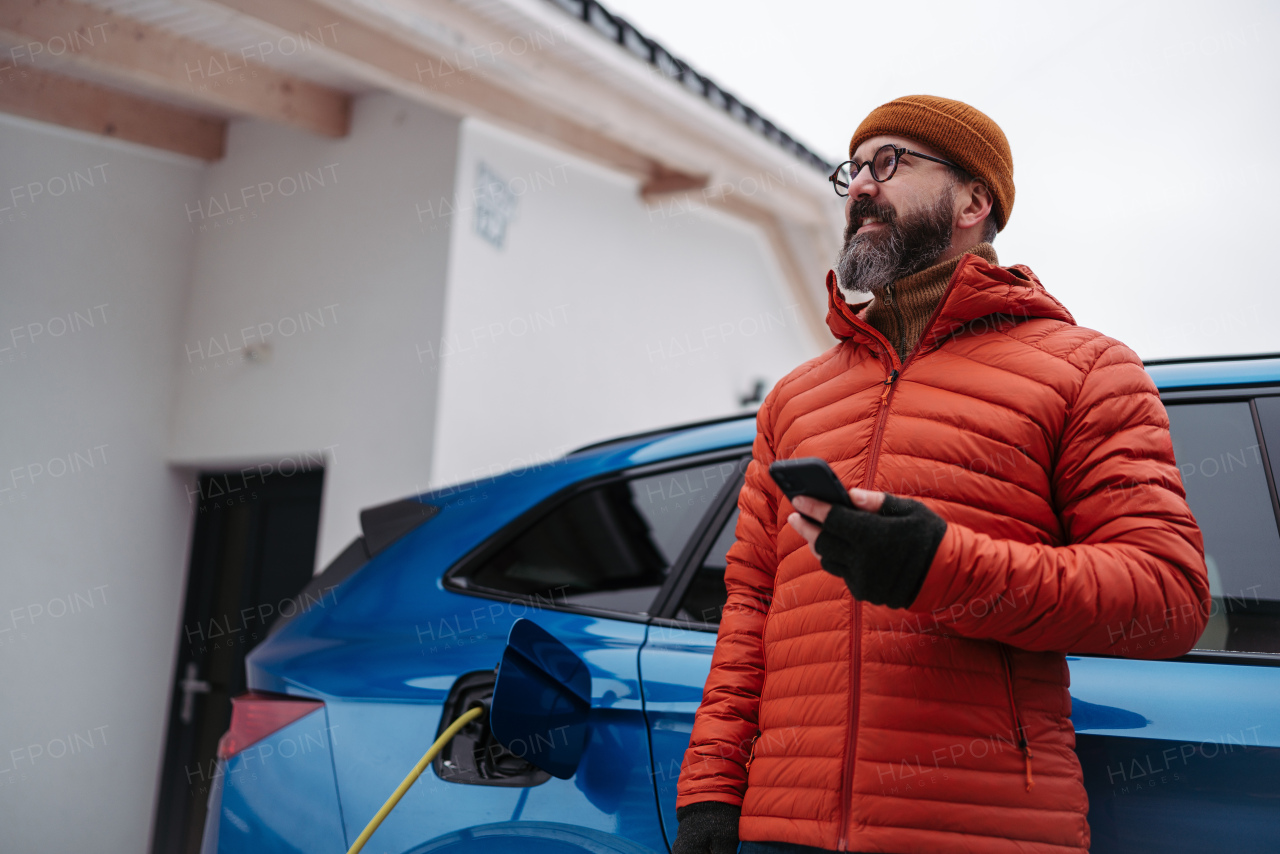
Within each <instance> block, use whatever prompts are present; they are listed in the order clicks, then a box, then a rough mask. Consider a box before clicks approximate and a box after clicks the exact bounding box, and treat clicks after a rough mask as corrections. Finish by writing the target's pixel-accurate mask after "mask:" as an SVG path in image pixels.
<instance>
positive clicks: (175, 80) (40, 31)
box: [0, 0, 843, 349]
mask: <svg viewBox="0 0 1280 854" xmlns="http://www.w3.org/2000/svg"><path fill="white" fill-rule="evenodd" d="M628 32H631V31H628ZM632 34H633V35H634V33H632ZM0 47H3V49H4V53H3V54H0V57H2V58H0V64H5V65H8V66H9V69H8V73H9V74H10V75H11V79H10V82H7V83H6V84H5V85H4V86H2V87H0V110H5V111H8V112H13V113H18V114H21V115H25V116H28V117H30V118H35V119H39V120H43V121H49V122H53V123H57V124H62V125H67V126H71V127H76V128H79V129H81V130H89V131H94V132H99V133H103V134H106V135H110V136H115V137H119V138H122V139H128V140H130V141H134V142H139V143H142V144H146V145H153V146H157V147H160V148H167V149H170V150H175V151H180V152H181V153H184V154H189V155H191V156H195V157H200V158H203V159H206V160H214V159H217V158H219V157H220V156H221V155H222V148H223V138H224V137H225V122H226V120H227V119H229V118H234V117H254V118H259V119H263V120H266V121H272V122H278V123H281V124H285V125H288V126H291V127H294V128H297V129H301V130H304V131H307V132H310V133H315V134H319V135H324V136H331V137H340V136H343V135H345V134H346V132H347V129H348V126H349V121H350V109H351V98H352V96H353V95H358V94H361V93H364V92H369V91H390V92H395V93H398V94H400V95H401V96H403V97H405V98H407V99H410V100H413V101H416V102H419V103H424V104H428V105H430V106H432V107H435V108H437V109H440V110H444V111H447V112H449V113H452V114H455V115H459V116H464V117H465V116H472V117H476V118H480V119H482V120H484V121H487V122H491V123H493V124H496V125H499V126H502V127H505V128H507V129H510V130H513V131H515V132H517V133H520V134H522V135H525V136H528V137H532V138H534V139H537V140H540V141H542V142H545V143H548V144H550V145H552V146H555V147H556V148H559V149H562V150H566V151H569V152H572V153H574V154H575V155H578V156H581V157H583V158H586V159H588V160H591V161H593V162H596V163H598V164H601V165H603V166H606V167H608V168H610V169H613V170H616V171H618V172H621V173H623V174H626V175H629V176H632V177H633V178H634V179H635V180H636V182H637V189H638V192H639V194H640V196H641V197H642V199H643V200H644V202H646V203H648V204H650V205H668V206H673V207H680V208H682V209H685V210H692V209H711V210H719V211H722V212H724V213H726V214H729V215H731V216H734V217H737V218H739V219H741V220H744V221H746V222H749V223H752V224H753V225H755V226H757V227H758V228H759V229H760V231H761V233H762V234H763V235H764V237H765V238H766V240H767V241H768V244H769V246H770V248H771V249H772V251H773V255H774V257H775V258H776V260H777V263H778V265H779V267H780V269H781V272H782V274H783V276H784V277H785V279H786V281H787V283H788V285H789V286H790V288H791V290H792V292H793V293H792V296H793V298H794V300H795V301H796V303H798V306H799V310H800V315H801V316H802V317H804V318H805V320H806V327H807V329H808V332H809V333H810V336H811V338H812V340H813V342H814V345H815V346H816V347H818V348H820V349H826V347H827V346H828V345H829V344H830V343H831V339H830V334H829V332H828V330H827V328H826V325H825V322H824V316H825V309H826V294H825V291H823V289H822V282H823V277H824V276H823V274H824V273H825V272H826V270H827V268H828V267H829V266H830V261H831V259H833V258H834V257H835V254H836V252H837V250H838V248H839V243H838V240H839V235H840V233H841V229H842V227H843V216H842V211H841V207H840V205H839V202H838V200H837V199H836V198H835V196H834V195H833V194H832V193H831V190H830V187H829V185H828V183H827V181H826V179H825V176H824V175H823V174H822V172H821V171H819V169H817V168H815V166H814V164H813V163H812V162H811V160H810V159H805V158H801V157H798V156H796V154H795V153H793V152H792V151H788V150H786V149H785V148H783V147H782V146H781V145H779V144H778V143H777V142H776V141H775V140H771V139H768V138H766V137H765V136H764V135H763V134H761V133H759V132H758V131H757V130H753V129H752V128H751V127H748V126H747V124H745V123H744V122H742V121H740V120H738V119H736V118H734V117H733V116H732V115H730V113H729V112H726V111H725V110H722V109H717V108H716V107H715V106H714V105H713V104H711V103H709V102H708V100H707V98H706V97H704V95H703V94H701V93H694V92H692V91H689V90H688V89H687V88H686V87H685V86H683V85H681V83H680V82H679V79H673V78H672V77H671V76H668V75H667V74H664V73H662V72H661V71H660V70H659V69H658V68H657V67H655V66H654V65H652V64H649V63H648V62H644V61H641V60H639V59H637V58H636V56H635V55H633V54H632V53H631V52H629V51H628V50H627V49H626V47H624V46H623V45H620V44H618V43H615V42H613V41H610V40H608V39H607V38H604V37H602V35H601V34H600V32H597V31H596V30H595V29H593V28H592V27H591V26H589V25H588V24H587V23H584V22H583V21H580V20H576V19H575V18H574V17H572V16H571V15H569V14H567V13H566V12H565V11H563V10H562V9H561V8H558V7H557V6H556V5H553V4H552V3H549V2H547V0H502V2H492V0H455V2H450V3H443V2H437V3H428V2H421V0H85V2H72V0H7V2H6V3H4V4H3V5H0ZM0 71H5V69H0ZM249 72H251V73H249ZM15 74H16V75H18V76H17V78H16V79H15V78H14V77H13V75H15ZM231 75H235V81H236V85H224V81H229V80H230V79H231Z"/></svg>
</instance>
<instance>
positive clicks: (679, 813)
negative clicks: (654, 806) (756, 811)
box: [671, 801, 742, 854]
mask: <svg viewBox="0 0 1280 854" xmlns="http://www.w3.org/2000/svg"><path fill="white" fill-rule="evenodd" d="M741 815H742V808H741V807H735V806H734V805H733V804H725V803H721V802H720V801H699V802H698V803H696V804H689V805H688V806H684V807H680V808H679V809H677V810H676V820H677V821H679V822H680V829H679V830H678V831H676V841H675V843H674V844H672V846H671V854H734V852H735V851H737V850H738V818H739V816H741Z"/></svg>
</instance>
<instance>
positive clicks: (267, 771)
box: [203, 356, 1280, 854]
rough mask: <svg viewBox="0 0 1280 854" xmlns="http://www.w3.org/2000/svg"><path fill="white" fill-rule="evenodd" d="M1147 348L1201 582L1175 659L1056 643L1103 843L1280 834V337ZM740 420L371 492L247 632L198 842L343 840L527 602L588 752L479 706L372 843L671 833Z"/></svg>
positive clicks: (484, 664)
mask: <svg viewBox="0 0 1280 854" xmlns="http://www.w3.org/2000/svg"><path fill="white" fill-rule="evenodd" d="M1147 369H1148V371H1149V372H1150V374H1151V376H1152V377H1153V378H1154V379H1155V382H1156V384H1157V385H1158V386H1159V388H1160V390H1161V394H1162V397H1163V399H1164V402H1165V405H1166V407H1167V409H1168V412H1169V419H1170V423H1171V425H1172V434H1173V443H1174V450H1175V453H1176V456H1177V460H1178V463H1179V466H1180V468H1181V471H1182V478H1183V482H1184V484H1185V486H1186V489H1187V493H1188V497H1189V500H1190V504H1191V508H1192V510H1193V511H1194V513H1195V515H1196V518H1197V519H1198V520H1199V522H1200V525H1201V527H1202V529H1203V531H1204V535H1205V547H1206V553H1207V563H1208V567H1209V577H1210V587H1211V591H1212V594H1213V599H1212V608H1211V611H1210V615H1209V623H1208V628H1207V629H1206V630H1205V632H1204V634H1203V635H1202V637H1201V638H1200V640H1199V643H1198V644H1197V647H1196V649H1195V650H1193V651H1192V652H1191V653H1190V654H1188V655H1185V656H1183V657H1181V658H1179V659H1175V660H1166V661H1140V660H1129V659H1124V658H1109V657H1101V656H1087V655H1069V656H1068V662H1069V666H1070V670H1071V695H1072V699H1073V712H1072V721H1073V723H1074V725H1075V729H1076V732H1077V740H1076V741H1077V743H1076V750H1077V752H1078V754H1079V757H1080V760H1081V764H1082V767H1083V769H1084V777H1085V785H1086V789H1087V791H1088V795H1089V804H1090V809H1089V823H1090V826H1091V829H1092V837H1093V847H1092V850H1093V851H1094V852H1124V854H1142V852H1161V853H1162V854H1168V852H1177V851H1186V852H1204V851H1215V850H1224V849H1228V848H1229V849H1231V850H1235V851H1240V852H1255V851H1280V501H1278V500H1277V491H1276V485H1277V479H1278V478H1280V356H1265V357H1248V358H1243V357H1242V358H1228V359H1201V360H1181V361H1169V362H1151V363H1149V364H1148V366H1147ZM754 436H755V419H754V417H752V416H740V417H734V418H728V419H722V420H718V421H711V422H703V423H699V424H691V425H687V426H682V427H675V428H671V429H667V430H661V431H655V432H650V433H645V434H641V435H635V436H628V437H625V438H620V439H616V440H613V441H609V442H604V443H601V444H597V445H592V446H589V447H585V448H581V449H579V450H577V451H575V452H573V453H570V454H568V455H567V456H565V457H564V458H562V459H559V460H556V461H554V462H552V463H548V464H545V465H541V466H537V467H533V468H528V469H523V470H519V471H513V472H510V473H508V474H505V475H502V476H499V477H495V478H491V479H486V480H480V481H475V482H472V483H468V484H463V485H460V486H454V487H449V488H446V489H441V490H437V491H435V492H429V493H426V494H424V495H421V496H417V497H415V498H410V499H405V500H403V501H397V502H394V503H391V504H388V505H383V506H381V507H375V508H371V509H369V510H366V511H365V512H364V513H362V514H361V525H362V530H363V536H362V537H360V538H358V539H356V540H355V541H354V542H352V543H351V545H350V546H349V547H348V548H347V549H346V551H345V552H343V553H342V555H341V556H339V557H338V558H337V559H336V560H335V561H334V562H333V564H331V565H330V566H329V567H328V568H327V569H326V571H325V572H324V573H323V574H321V575H319V576H317V577H316V578H315V579H314V580H313V582H312V583H311V585H310V586H309V587H308V588H307V590H305V591H304V592H303V593H302V594H301V596H300V597H299V601H300V603H301V607H300V608H299V609H298V611H297V613H296V615H295V616H293V617H292V618H290V619H288V620H286V621H283V622H281V623H278V624H276V626H274V627H273V630H272V633H271V634H270V636H269V637H267V638H266V640H265V641H263V642H262V643H261V644H259V645H258V646H257V647H256V648H255V649H254V650H253V652H252V653H251V654H250V655H249V657H248V660H247V668H248V685H249V686H250V688H251V691H250V692H249V693H248V694H246V695H245V696H243V697H240V698H237V699H236V700H235V705H234V712H233V717H232V725H231V729H230V731H229V732H228V733H227V734H226V736H224V737H223V740H222V743H221V745H220V747H219V759H218V766H217V775H216V779H215V781H214V782H215V785H214V788H213V791H212V794H211V797H210V800H209V814H208V821H207V823H206V829H205V838H204V848H203V850H204V851H205V852H213V851H228V852H297V851H306V852H344V851H346V850H347V849H348V847H349V846H350V845H351V843H352V842H353V841H354V840H355V838H356V836H357V835H358V834H359V833H360V831H361V830H362V829H363V828H364V826H365V824H366V822H368V821H369V819H370V818H371V817H372V816H373V815H374V814H375V813H376V812H377V811H378V809H379V807H381V806H382V804H383V802H384V801H385V800H386V798H387V797H388V795H389V794H390V793H391V792H392V790H394V789H395V787H396V786H397V784H399V783H400V781H401V779H402V778H403V777H404V775H405V774H406V773H407V772H408V771H409V769H410V768H412V767H413V765H414V763H415V762H416V761H417V760H418V758H419V757H420V756H421V755H422V753H423V751H424V750H425V749H426V747H427V746H428V745H430V744H431V743H432V742H433V741H434V740H435V739H436V738H437V736H438V735H439V734H440V733H441V732H442V731H443V729H444V728H445V727H446V726H447V725H448V724H449V723H450V722H452V721H453V720H454V719H456V718H457V717H458V716H459V715H460V714H461V713H462V712H463V711H464V710H466V709H467V707H468V706H469V705H470V704H471V703H472V702H474V701H476V700H480V699H484V698H486V697H488V696H490V695H491V694H492V692H493V687H494V678H495V676H494V670H495V664H496V663H497V662H498V661H499V659H500V658H501V656H502V653H503V649H504V645H505V643H506V639H507V636H508V632H509V631H510V628H511V626H512V625H513V623H515V621H517V620H519V619H521V618H525V619H529V620H532V621H533V622H535V623H536V624H537V625H538V626H540V627H541V628H543V629H545V630H546V631H547V632H549V633H550V634H551V635H552V636H554V637H555V638H557V639H559V640H560V641H561V642H562V643H563V644H565V645H566V646H567V647H568V648H569V649H571V650H572V651H573V652H574V653H576V654H577V655H578V656H579V657H580V658H581V659H582V661H584V662H585V663H586V666H587V668H588V669H589V671H590V676H591V680H590V681H591V691H590V693H591V704H590V712H589V718H588V730H587V742H586V748H585V751H584V752H583V754H582V757H581V760H580V761H579V763H578V765H577V768H576V771H575V772H574V773H573V774H572V776H570V777H568V778H567V779H561V778H560V777H554V776H551V775H550V774H548V773H547V772H545V771H542V770H540V769H539V768H538V767H536V766H534V765H532V764H530V763H529V762H528V761H526V760H525V759H524V758H523V756H522V751H521V750H520V749H519V748H518V746H517V745H514V744H512V745H510V746H509V747H504V746H503V745H502V744H499V743H498V742H497V740H495V739H494V737H493V735H492V733H491V732H489V731H488V728H487V726H486V725H484V724H481V723H472V724H469V725H468V727H467V728H465V729H463V730H462V732H461V733H460V734H459V735H458V736H457V737H456V738H454V739H453V740H452V741H451V742H449V744H448V745H447V746H446V747H445V749H444V750H443V751H442V752H441V754H440V755H439V756H437V757H436V759H435V761H434V763H433V764H432V766H431V767H430V768H428V770H427V771H426V772H425V773H424V774H423V775H422V777H421V778H420V779H419V780H418V781H417V783H416V785H414V786H413V788H412V789H410V790H409V792H408V794H407V795H406V796H405V797H404V799H403V800H402V801H401V802H400V804H399V806H398V807H397V808H396V809H395V810H394V811H393V812H392V813H391V815H390V817H389V818H388V819H387V820H386V821H385V823H384V824H383V825H382V826H381V827H380V828H379V829H378V830H377V832H376V833H375V834H374V836H373V837H372V840H371V842H370V843H369V846H368V847H367V848H366V849H365V850H367V851H379V852H415V854H418V853H419V852H422V853H423V854H425V852H451V854H452V852H464V851H465V852H474V851H493V852H520V854H541V852H557V854H577V852H619V854H640V852H647V853H648V854H653V853H654V852H666V851H668V850H669V846H670V843H671V842H672V841H673V840H674V839H675V833H676V817H675V800H676V783H677V780H678V778H679V774H680V764H681V761H682V758H683V754H684V750H685V748H686V747H687V746H688V742H689V735H690V732H691V729H692V725H693V718H694V714H695V712H696V711H697V709H698V705H699V703H700V701H701V698H702V687H703V684H704V682H705V680H706V678H707V675H708V672H709V670H710V664H711V653H712V650H713V648H714V646H715V642H716V629H717V625H718V623H719V617H720V611H721V609H722V607H723V605H724V601H725V586H724V571H725V552H726V551H727V550H728V548H729V545H730V544H731V543H732V542H733V532H734V528H735V524H736V520H737V495H738V491H739V488H740V485H741V483H742V478H743V473H744V471H745V468H746V462H747V461H748V460H749V458H750V451H751V443H752V440H753V438H754ZM1269 451H1270V452H1269ZM1128 631H1129V634H1130V636H1131V639H1132V642H1133V645H1134V650H1133V651H1134V653H1135V654H1137V653H1138V652H1139V651H1140V649H1141V645H1142V644H1143V642H1144V641H1143V632H1142V629H1141V627H1130V628H1129V630H1128ZM550 737H551V738H554V737H555V736H554V733H552V734H551V736H550Z"/></svg>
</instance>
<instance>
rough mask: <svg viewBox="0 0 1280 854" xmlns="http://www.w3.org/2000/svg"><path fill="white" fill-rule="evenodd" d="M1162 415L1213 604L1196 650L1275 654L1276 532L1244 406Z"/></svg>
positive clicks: (1279, 547)
mask: <svg viewBox="0 0 1280 854" xmlns="http://www.w3.org/2000/svg"><path fill="white" fill-rule="evenodd" d="M1167 408H1168V412H1169V424H1170V431H1171V433H1172V435H1173V450H1174V455H1175V457H1176V458H1177V462H1178V470H1179V471H1180V472H1181V473H1182V483H1183V486H1184V487H1185V488H1186V490H1187V503H1188V504H1190V505H1191V512H1192V513H1194V514H1195V517H1196V521H1197V522H1198V523H1199V524H1200V530H1201V531H1202V532H1203V533H1204V547H1205V562H1206V564H1207V565H1208V569H1209V589H1210V593H1211V595H1212V597H1213V599H1212V603H1211V605H1210V606H1209V609H1208V610H1209V624H1208V626H1207V628H1206V629H1205V631H1204V634H1203V635H1201V637H1200V639H1199V642H1198V643H1197V644H1196V648H1197V649H1214V650H1230V651H1233V652H1275V653H1280V532H1277V528H1276V517H1275V512H1274V510H1273V508H1272V504H1271V493H1270V490H1269V489H1268V486H1267V476H1266V471H1265V469H1264V468H1263V456H1262V445H1261V443H1260V442H1259V439H1258V435H1257V432H1256V430H1255V429H1254V424H1253V414H1252V412H1251V411H1250V408H1249V404H1248V403H1244V402H1229V403H1187V404H1170V405H1169V406H1168V407H1167Z"/></svg>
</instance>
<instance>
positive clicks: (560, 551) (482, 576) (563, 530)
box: [468, 460, 736, 614]
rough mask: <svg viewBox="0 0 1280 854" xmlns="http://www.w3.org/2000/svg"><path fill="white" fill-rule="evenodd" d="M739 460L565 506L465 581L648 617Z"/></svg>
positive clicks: (589, 494) (618, 485)
mask: <svg viewBox="0 0 1280 854" xmlns="http://www.w3.org/2000/svg"><path fill="white" fill-rule="evenodd" d="M735 470H736V467H735V461H733V460H726V461H723V462H710V463H702V464H700V465H696V466H688V467H685V468H680V469H674V470H670V471H666V472H663V473H661V474H651V475H646V476H643V477H636V478H630V479H624V480H616V481H612V482H609V483H606V484H602V485H600V486H596V487H593V488H591V489H588V490H586V491H585V492H582V493H580V494H578V495H576V496H574V497H573V498H570V499H569V500H568V501H565V502H564V503H563V504H560V505H559V506H557V507H556V508H555V509H553V510H552V511H551V512H550V513H548V514H547V515H546V516H544V517H542V518H541V519H540V520H539V521H537V522H536V523H534V525H533V526H532V527H531V528H529V529H528V530H526V531H525V532H523V533H522V534H520V535H519V536H518V537H516V539H515V540H513V541H512V542H511V543H509V544H508V545H506V546H505V547H503V548H502V549H501V550H500V551H499V552H498V553H497V554H496V555H494V556H493V557H492V558H490V559H489V560H487V561H485V562H484V563H483V564H481V565H480V566H479V567H477V569H475V570H474V571H473V572H471V573H469V574H468V581H469V585H470V586H473V587H480V588H484V589H487V590H493V591H501V592H503V593H511V594H516V595H519V596H525V597H533V598H535V599H537V600H538V601H540V602H546V603H548V604H550V605H552V606H553V607H554V605H555V604H569V605H585V606H590V607H594V608H605V609H608V610H612V611H624V612H628V613H633V614H645V613H648V609H649V606H650V604H651V603H652V602H653V599H654V596H655V595H656V594H657V593H658V590H659V589H660V588H661V587H662V584H663V582H665V581H666V578H667V575H668V573H669V572H670V571H671V568H672V566H673V565H674V564H675V562H676V560H677V559H678V558H679V556H680V554H681V552H682V551H683V549H684V548H685V546H686V544H688V542H689V540H690V539H691V538H692V537H693V535H694V533H695V531H697V529H698V523H699V522H700V521H701V520H702V518H703V517H704V516H705V515H706V513H707V511H708V510H710V509H711V507H712V506H713V505H714V504H715V499H716V496H717V495H719V494H720V491H721V489H722V488H723V487H724V485H725V483H726V481H727V479H730V478H733V477H734V474H735Z"/></svg>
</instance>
